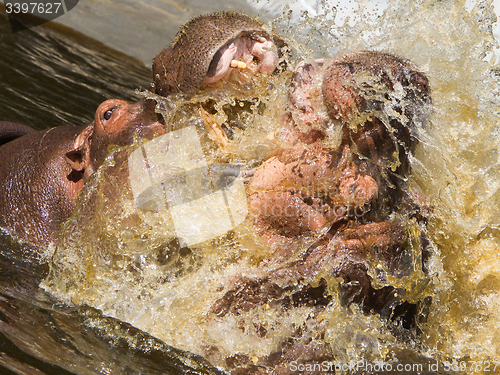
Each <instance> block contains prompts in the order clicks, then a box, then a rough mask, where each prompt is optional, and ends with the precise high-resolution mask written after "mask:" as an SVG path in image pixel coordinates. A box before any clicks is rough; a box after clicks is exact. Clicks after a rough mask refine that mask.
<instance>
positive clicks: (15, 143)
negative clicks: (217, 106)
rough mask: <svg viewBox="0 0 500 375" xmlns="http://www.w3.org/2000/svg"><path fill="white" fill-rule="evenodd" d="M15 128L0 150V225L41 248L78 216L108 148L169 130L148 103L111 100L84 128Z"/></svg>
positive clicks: (55, 238)
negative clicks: (87, 185) (79, 198)
mask: <svg viewBox="0 0 500 375" xmlns="http://www.w3.org/2000/svg"><path fill="white" fill-rule="evenodd" d="M152 105H153V108H154V104H152ZM0 124H2V123H0ZM3 124H5V123H3ZM11 128H12V127H10V129H8V130H9V132H7V131H5V132H3V133H2V134H7V135H8V136H9V137H10V138H12V137H13V136H12V134H14V138H15V139H13V140H10V141H8V142H5V144H3V145H1V146H0V160H2V165H1V166H0V226H2V227H4V228H6V229H7V230H8V231H9V232H10V233H11V234H13V235H15V236H16V237H18V238H20V239H22V240H23V241H26V242H28V243H30V244H32V245H35V246H39V247H44V246H46V245H48V244H49V243H50V242H53V241H55V240H57V237H58V234H59V231H60V227H61V223H63V222H64V221H65V220H67V219H68V218H69V216H70V215H71V213H72V212H73V209H74V207H75V204H76V199H77V196H78V193H79V192H80V191H81V189H82V188H83V186H84V184H85V181H86V180H88V179H89V178H90V177H91V175H92V174H93V173H94V172H95V170H96V169H97V168H98V167H99V165H100V164H101V163H102V160H103V159H104V157H105V155H106V152H107V148H108V146H109V145H112V144H116V145H127V144H131V143H132V142H133V138H134V135H137V136H138V137H142V138H149V139H151V138H153V137H154V136H156V135H158V134H163V132H164V130H163V125H162V124H161V123H159V122H158V121H157V117H156V114H155V113H154V111H152V110H151V107H150V103H149V102H147V101H144V100H142V101H139V102H137V103H134V104H130V103H127V102H125V101H121V100H107V101H105V102H104V103H102V104H101V105H100V106H99V108H98V109H97V111H96V114H95V120H94V121H93V122H92V123H91V124H90V125H89V126H87V127H85V128H81V127H71V126H65V127H62V126H61V127H54V128H51V129H48V130H43V131H32V130H29V128H28V127H25V126H18V127H15V128H14V131H12V129H11ZM1 129H2V128H0V130H1ZM3 129H7V126H6V125H4V126H3ZM23 132H25V133H27V134H24V135H22V134H23ZM4 139H6V140H7V136H5V138H4Z"/></svg>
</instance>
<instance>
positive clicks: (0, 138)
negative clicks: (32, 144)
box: [0, 121, 35, 146]
mask: <svg viewBox="0 0 500 375" xmlns="http://www.w3.org/2000/svg"><path fill="white" fill-rule="evenodd" d="M34 131H35V130H33V129H32V128H30V127H29V126H26V125H23V124H18V123H16V122H9V121H0V146H1V145H3V144H5V143H7V142H10V141H12V140H14V139H16V138H19V137H22V136H23V135H26V134H29V133H32V132H34Z"/></svg>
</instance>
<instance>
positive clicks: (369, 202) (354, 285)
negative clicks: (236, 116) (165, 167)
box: [213, 52, 430, 327]
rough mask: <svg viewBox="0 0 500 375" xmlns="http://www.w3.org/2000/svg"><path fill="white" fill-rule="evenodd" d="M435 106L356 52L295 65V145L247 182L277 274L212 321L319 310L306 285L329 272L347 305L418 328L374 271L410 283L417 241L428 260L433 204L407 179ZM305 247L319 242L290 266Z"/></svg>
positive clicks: (378, 57)
mask: <svg viewBox="0 0 500 375" xmlns="http://www.w3.org/2000/svg"><path fill="white" fill-rule="evenodd" d="M325 67H326V69H325ZM316 69H319V70H316ZM318 95H319V96H320V98H319V99H318V97H317V96H318ZM429 104H430V89H429V85H428V81H427V78H426V77H425V76H424V75H423V74H422V73H420V72H418V70H416V68H414V67H413V66H412V64H411V63H410V62H408V61H406V60H404V59H401V58H398V57H395V56H392V55H390V54H385V53H379V52H360V53H352V54H348V55H346V56H344V57H342V58H340V59H337V60H334V61H333V62H331V63H330V64H326V63H324V62H322V61H320V62H314V63H307V62H304V63H301V64H299V66H298V68H297V71H296V73H295V75H294V77H293V79H292V84H291V87H290V101H289V106H288V110H287V113H286V114H285V127H284V132H283V137H284V139H285V145H288V146H287V147H285V148H284V149H282V150H280V151H278V152H277V154H276V156H273V157H271V158H270V159H268V160H266V161H265V162H264V163H263V164H262V165H261V166H260V167H259V168H258V169H257V170H256V172H255V174H254V175H253V177H252V178H251V179H250V182H249V185H248V189H249V190H248V192H249V194H250V198H249V199H250V206H251V211H252V215H253V219H254V223H255V225H256V227H257V230H258V232H259V233H260V235H261V236H262V238H263V241H264V243H265V244H266V245H268V246H271V247H272V248H273V249H275V251H274V253H273V254H274V258H275V259H274V261H275V262H276V264H277V268H276V269H275V271H273V272H271V273H270V274H267V275H266V276H265V277H263V278H261V279H258V280H255V279H252V280H246V279H245V280H243V281H242V282H241V283H240V284H237V286H235V287H234V288H233V289H231V290H229V291H228V292H227V294H226V296H225V297H224V298H222V299H221V300H219V301H218V302H217V303H216V304H215V305H214V308H213V312H214V313H215V314H217V315H218V316H223V315H225V314H227V313H229V312H233V313H235V314H236V313H237V310H238V309H239V308H242V306H245V309H249V308H253V307H256V306H258V305H261V304H265V303H270V301H273V300H274V301H275V302H274V303H278V301H282V300H283V301H286V300H287V298H285V297H286V296H287V295H289V296H291V297H292V300H293V296H295V295H297V296H299V295H300V296H301V297H300V298H301V299H300V300H303V301H305V302H304V303H306V304H309V305H310V304H313V305H314V304H317V305H318V306H320V305H322V304H324V303H327V301H329V298H328V296H327V295H326V294H324V293H326V290H327V288H326V283H325V284H324V285H323V286H321V288H320V289H318V288H316V287H314V288H313V287H312V286H311V284H309V283H312V284H314V281H313V280H315V278H316V277H317V276H318V275H319V274H325V273H326V274H330V275H332V276H335V277H339V278H340V279H341V280H342V282H341V283H340V285H339V291H340V296H341V301H342V302H343V303H344V304H345V305H349V304H351V303H353V302H354V303H358V304H360V305H361V307H362V309H363V310H364V311H365V312H366V313H368V312H373V313H383V314H384V315H386V316H387V315H391V314H392V315H397V316H395V319H396V318H397V319H402V320H403V324H405V325H406V326H407V327H408V326H409V325H411V324H413V323H414V322H413V319H414V316H413V314H414V313H415V309H416V307H415V306H414V305H410V304H408V303H403V305H404V308H399V310H397V309H396V306H398V301H400V297H401V295H403V294H404V291H400V290H396V289H395V288H393V287H392V286H385V287H382V288H378V289H377V288H375V287H373V285H372V276H371V275H370V274H369V273H368V269H369V268H370V267H371V266H370V265H371V264H377V267H379V268H380V271H382V273H381V275H385V276H381V277H382V278H385V277H387V275H389V277H396V278H400V277H403V276H405V275H408V274H409V272H410V269H411V268H412V267H413V266H412V265H411V262H412V260H411V259H412V251H413V250H412V249H413V248H412V246H414V245H412V244H414V243H417V244H418V245H417V246H419V247H420V252H421V253H423V257H422V258H423V260H424V261H425V259H426V251H427V249H426V247H427V246H428V245H429V244H428V241H427V240H426V238H425V228H424V225H425V219H426V218H425V210H426V205H425V203H424V200H423V199H422V198H421V197H420V196H419V194H418V193H417V192H415V191H412V190H410V188H409V185H408V184H407V182H406V178H407V177H408V175H409V172H410V171H409V162H408V153H410V152H412V151H413V150H414V147H415V145H416V143H417V142H416V139H415V137H414V136H413V131H414V129H415V128H416V127H417V126H424V125H425V117H424V114H425V113H426V110H427V107H428V105H429ZM390 111H393V113H394V115H393V116H392V117H391V116H389V115H388V113H389V112H390ZM331 126H335V127H341V134H342V136H341V142H340V143H341V145H340V147H338V148H335V147H331V146H328V144H327V143H325V140H326V138H327V136H328V132H329V131H331V128H329V127H331ZM413 219H415V222H416V223H418V224H420V226H418V229H416V231H417V232H419V233H420V234H417V235H416V238H414V237H412V235H411V234H410V233H411V232H412V230H415V228H414V227H412V228H413V229H410V228H408V225H410V226H414V225H415V224H411V223H412V222H413V223H414V221H413ZM418 224H417V225H418ZM304 238H305V240H303V239H304ZM307 238H317V239H316V240H315V241H314V243H313V244H312V245H309V247H307V248H306V249H303V250H302V251H301V252H300V255H299V256H298V257H295V260H293V261H288V259H290V257H292V255H293V254H297V250H300V249H301V246H304V245H303V244H304V243H307V241H308V240H307ZM417 267H420V268H421V269H424V270H425V266H424V265H423V264H421V265H420V266H419V265H417ZM286 285H289V287H284V286H286ZM320 285H322V284H320ZM235 293H236V294H235ZM398 294H399V296H398ZM297 298H298V297H297ZM283 303H284V302H283ZM287 303H289V302H287ZM297 304H298V305H300V304H299V303H298V302H297ZM396 310H397V313H395V312H394V311H396ZM408 311H409V312H408ZM401 315H402V316H403V318H401ZM406 315H408V316H406Z"/></svg>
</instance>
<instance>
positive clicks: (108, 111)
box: [102, 108, 114, 120]
mask: <svg viewBox="0 0 500 375" xmlns="http://www.w3.org/2000/svg"><path fill="white" fill-rule="evenodd" d="M113 110H114V108H112V109H108V110H107V111H106V112H104V115H102V117H103V118H104V120H109V119H110V118H111V116H112V115H113Z"/></svg>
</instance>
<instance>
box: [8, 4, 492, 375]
mask: <svg viewBox="0 0 500 375" xmlns="http://www.w3.org/2000/svg"><path fill="white" fill-rule="evenodd" d="M327 9H328V8H325V11H324V14H320V16H319V17H317V18H307V17H306V18H305V19H303V22H301V24H300V25H299V26H294V27H293V28H291V27H290V23H289V19H288V14H287V13H285V15H284V16H283V17H282V18H281V19H278V20H276V21H275V22H274V25H275V26H276V27H277V28H278V29H279V31H280V33H282V34H284V35H287V36H288V37H289V38H290V39H291V40H292V45H293V46H294V47H295V48H296V50H297V54H296V56H301V57H302V58H304V57H311V56H314V57H319V56H330V55H331V54H339V53H345V52H348V51H353V50H367V49H370V50H373V49H374V50H383V51H387V52H392V53H396V54H399V55H401V56H405V57H407V58H409V59H411V60H412V61H413V62H415V63H416V64H417V65H418V66H419V68H420V69H421V70H422V71H424V72H425V73H426V74H427V76H428V77H429V80H430V84H431V88H432V98H433V113H432V115H431V119H430V124H429V126H428V127H427V128H425V129H418V132H417V133H416V136H417V137H418V138H419V140H420V141H421V143H420V146H419V148H418V149H417V151H416V152H415V154H414V155H412V156H411V161H412V170H413V176H412V181H411V182H412V183H413V184H415V185H416V186H419V187H420V189H421V190H422V191H423V192H424V194H425V195H426V196H427V197H428V199H429V201H430V203H431V205H432V207H433V211H432V215H431V218H430V220H429V224H428V230H429V234H430V238H431V239H432V241H433V242H434V244H435V257H434V258H433V263H432V264H431V267H430V269H431V277H430V283H428V284H427V286H426V287H425V288H414V289H412V287H413V286H412V285H407V286H406V289H407V290H410V291H412V292H413V295H410V296H409V297H408V298H413V299H422V298H424V297H428V296H429V297H431V298H432V303H431V305H430V306H429V313H428V316H427V319H426V320H425V321H421V322H420V324H419V327H418V330H416V329H415V330H414V331H412V332H410V333H409V334H407V335H401V334H398V332H394V331H391V330H389V329H388V327H387V325H386V323H385V321H384V320H382V319H380V318H379V317H378V316H374V315H369V316H366V315H364V314H362V313H361V312H360V311H358V310H357V309H356V307H353V308H352V309H350V310H345V309H344V308H342V306H341V305H340V303H339V301H338V300H336V299H333V301H332V302H331V303H330V304H329V305H328V306H327V308H326V309H325V311H324V312H323V313H322V314H321V316H320V318H321V319H317V321H320V322H321V324H319V325H317V326H315V327H311V324H313V322H312V321H311V320H309V313H310V310H308V309H307V308H302V309H295V310H293V311H290V312H287V313H283V314H281V313H279V312H278V313H277V312H276V311H272V310H269V309H267V308H264V307H263V308H262V310H260V311H258V313H257V314H256V316H257V317H258V319H259V322H258V323H259V324H261V325H264V326H265V327H267V329H268V331H274V332H276V334H275V335H270V336H268V338H267V339H265V340H263V339H262V337H259V336H258V335H255V334H253V333H252V331H251V330H250V329H249V330H248V331H247V333H246V335H242V333H241V322H239V321H237V320H236V319H234V320H232V321H231V319H230V317H229V318H227V319H225V320H224V319H221V320H218V319H215V318H212V319H209V318H207V315H206V313H207V306H210V301H212V300H213V298H216V297H217V296H219V295H220V290H219V289H218V288H219V286H220V285H221V284H222V283H224V282H225V281H224V280H225V279H227V278H228V275H230V276H234V275H240V274H244V275H246V276H252V273H254V274H258V272H261V270H259V269H258V267H256V266H257V265H262V264H263V263H262V262H263V260H265V258H266V255H267V254H268V251H269V250H268V249H267V248H266V247H264V246H262V245H261V244H260V243H259V242H258V240H257V239H256V237H255V234H254V232H253V229H252V227H251V225H249V223H248V222H246V223H243V224H242V225H240V226H239V227H238V228H236V229H235V230H234V231H232V232H230V233H229V234H227V235H225V236H222V237H220V238H217V239H215V240H212V241H207V242H206V243H204V244H202V245H199V246H193V247H191V248H190V249H189V250H184V251H183V252H181V251H179V252H177V253H175V252H173V253H170V254H169V253H168V249H169V247H168V246H167V247H165V246H162V245H164V244H165V243H170V241H172V239H173V236H172V233H173V231H172V225H171V223H170V222H169V221H168V220H169V219H164V218H161V217H159V215H157V214H155V213H151V212H146V213H144V212H142V211H138V210H137V208H136V207H134V206H133V204H132V203H133V202H132V200H130V199H127V198H126V196H125V197H124V198H123V201H122V203H123V204H122V205H121V207H124V211H119V212H116V211H114V212H110V211H108V210H103V211H100V212H99V217H98V221H97V223H92V224H91V225H89V224H86V225H85V224H84V225H83V226H80V227H75V226H72V225H73V224H78V216H75V218H74V219H75V220H74V221H73V223H70V224H69V225H68V226H67V227H66V228H67V229H66V232H65V235H64V238H63V240H62V244H61V245H60V246H59V248H58V249H57V252H56V258H55V259H56V262H59V264H58V265H57V267H55V268H54V269H55V270H56V272H53V273H52V275H51V278H50V279H49V280H48V281H46V283H45V285H46V286H47V285H49V286H50V288H49V290H50V292H52V293H53V294H55V295H57V296H59V297H61V298H62V299H65V300H67V301H69V302H71V301H72V302H74V303H76V304H77V305H79V304H80V303H88V304H90V305H91V306H93V307H95V308H99V309H101V310H102V311H104V313H105V314H109V315H112V316H115V317H118V318H120V319H123V320H126V321H128V322H131V323H132V324H133V325H134V326H136V327H139V328H141V329H143V330H146V331H148V332H150V333H152V334H153V335H154V336H156V337H159V338H161V339H163V340H164V341H165V342H167V343H169V344H173V345H174V346H176V347H180V348H184V349H188V350H190V351H193V352H197V353H200V354H203V355H207V356H211V360H212V361H213V362H214V363H217V364H218V365H221V366H226V365H227V362H225V361H224V356H226V355H228V354H231V352H236V351H237V352H239V353H245V354H247V355H250V356H254V357H252V359H253V358H256V360H255V361H256V362H257V363H258V357H259V356H262V355H264V354H266V353H269V352H270V351H272V350H273V348H275V346H276V345H277V342H279V339H280V338H282V337H283V336H285V337H286V336H287V335H291V327H294V326H298V325H303V324H304V322H307V323H306V326H307V324H309V328H310V329H312V328H314V329H317V332H320V333H321V337H322V340H324V341H325V342H327V343H328V344H329V345H330V346H331V347H332V350H333V353H334V354H335V361H336V362H335V363H336V364H348V363H350V362H352V361H354V362H357V361H360V360H365V361H367V363H371V364H375V363H378V361H381V362H382V363H385V364H391V363H392V364H393V365H394V367H393V371H392V373H398V371H396V370H395V369H396V367H395V366H396V363H397V362H395V360H399V361H405V362H408V363H409V364H410V365H411V364H412V363H422V365H423V366H424V367H422V368H421V369H420V368H418V367H413V368H412V367H408V368H407V370H406V371H399V373H410V374H411V373H418V372H427V373H461V374H472V373H484V374H490V373H499V372H500V365H498V366H496V362H495V361H498V360H499V359H500V342H499V337H500V335H499V333H500V332H499V331H498V330H499V326H500V322H499V320H500V310H499V288H500V274H499V272H498V270H499V269H500V258H499V250H500V249H499V246H500V244H499V238H500V237H499V233H498V230H499V228H498V225H499V224H500V216H499V214H498V209H497V207H498V206H499V203H500V192H499V184H500V178H499V177H498V175H499V173H498V172H499V171H498V161H499V160H498V146H499V145H498V142H499V141H498V139H499V138H498V136H499V124H498V105H499V104H500V103H499V97H498V94H499V93H498V87H499V83H498V73H497V68H496V67H495V66H493V65H492V64H491V63H489V62H488V57H489V55H490V52H491V51H492V48H493V46H494V45H495V42H494V40H493V39H492V37H491V34H490V26H491V23H492V22H493V15H492V13H491V7H490V6H489V4H488V3H487V2H485V3H478V4H476V3H475V2H466V3H460V2H451V1H440V2H435V1H427V2H413V3H408V2H397V1H392V2H389V6H388V7H387V8H384V9H381V10H380V11H379V12H377V13H374V12H373V9H372V7H370V6H369V5H368V3H367V2H358V7H357V8H356V10H355V16H354V17H353V18H351V19H349V20H346V22H347V23H346V24H342V22H340V21H339V22H335V17H336V14H335V12H331V10H330V11H328V10H327ZM293 40H295V41H296V42H295V43H294V42H293ZM287 79H288V77H286V76H285V77H283V80H284V81H283V82H280V81H277V82H274V83H275V87H278V89H277V90H276V91H272V92H271V94H269V97H268V99H266V105H267V106H268V107H271V108H275V110H274V112H272V111H271V112H270V113H267V114H266V113H262V112H260V111H258V108H259V106H258V103H254V104H253V107H252V108H253V109H251V110H250V113H251V115H250V116H249V119H250V120H251V122H250V125H249V126H248V127H247V128H244V129H242V130H241V132H240V133H238V134H236V137H237V139H238V140H239V142H240V145H241V146H244V147H245V150H249V151H250V152H249V153H244V154H243V153H238V150H239V149H240V148H238V147H237V148H235V149H234V150H230V152H231V158H232V159H231V160H230V161H231V162H233V163H240V164H243V165H250V166H252V165H254V164H256V163H258V162H260V161H261V160H263V159H264V158H266V156H267V155H268V154H269V153H270V152H272V148H273V147H274V146H275V140H274V139H273V137H272V136H269V133H270V130H273V129H277V128H279V126H280V125H279V122H277V121H276V120H273V119H275V116H276V115H277V114H278V113H279V111H280V109H282V108H283V105H284V101H285V100H286V90H280V89H279V87H280V86H279V84H280V83H285V82H286V80H287ZM141 85H143V84H142V83H139V85H136V86H135V87H137V86H141ZM96 87H99V86H98V84H96ZM143 87H144V86H143ZM202 99H203V98H199V100H202ZM243 99H245V98H243ZM222 100H223V101H224V100H226V101H228V102H231V98H222ZM170 104H171V103H170ZM181 104H182V106H181V105H180V104H179V103H177V104H176V103H174V104H173V105H174V106H175V105H179V108H185V107H184V104H183V103H181ZM273 105H274V107H273ZM94 108H95V107H94ZM182 111H184V109H182ZM61 112H62V113H64V109H61ZM179 113H180V114H182V116H181V117H182V118H184V120H183V121H185V123H184V124H183V125H194V126H195V127H197V128H198V129H201V128H202V126H201V125H202V123H201V121H200V119H199V117H197V116H196V113H195V112H189V110H186V111H184V112H182V113H181V112H179ZM178 125H179V127H180V125H181V124H178ZM42 126H43V125H42ZM205 138H206V139H205V141H206V143H203V144H202V145H203V146H204V147H205V146H206V149H205V151H206V152H207V154H208V155H211V156H210V157H212V158H213V160H220V158H222V157H223V156H221V155H219V154H217V152H216V150H215V149H214V148H213V147H212V148H210V147H209V146H208V145H209V140H208V137H205ZM202 141H203V138H202ZM116 155H117V156H116V157H119V153H118V154H116ZM245 155H250V156H245ZM112 160H113V159H112V158H110V159H108V161H109V164H108V167H111V166H112V163H111V162H112ZM100 182H102V184H103V185H104V184H105V183H108V184H113V182H114V181H113V180H112V179H111V180H107V181H106V179H105V176H104V175H103V179H102V180H98V179H96V180H94V183H95V184H96V186H99V183H100ZM104 186H105V185H104ZM103 190H105V188H103ZM87 194H90V193H89V192H87ZM108 198H109V197H106V195H105V194H102V195H101V198H100V199H102V200H101V201H100V202H104V203H106V202H107V201H106V200H107V199H108ZM85 199H95V198H92V197H91V196H90V195H87V196H83V198H82V202H83V203H85V202H86V201H85ZM83 207H85V206H84V205H83ZM127 210H130V211H127ZM78 213H83V214H85V212H84V211H82V209H81V208H80V211H78ZM117 215H118V216H117ZM131 215H134V216H133V217H134V220H136V219H137V215H142V216H140V219H141V220H140V222H141V223H142V224H143V226H142V227H141V226H138V227H132V226H131V225H130V223H131V222H130V220H128V218H130V217H131ZM87 223H88V221H87ZM75 228H76V230H75ZM156 228H159V229H156ZM144 233H147V236H148V238H146V237H145V236H144ZM92 234H93V235H94V236H95V237H94V239H95V240H96V241H94V243H97V241H99V242H100V243H101V245H100V246H95V245H92V246H88V242H89V241H88V238H89V237H88V236H89V235H92ZM84 239H85V242H84ZM304 241H305V242H307V239H304ZM7 248H8V249H13V248H14V245H8V246H7ZM110 253H112V254H113V256H112V257H111V258H110V257H108V255H109V254H110ZM159 253H161V254H163V258H164V259H163V262H162V263H161V264H159V265H158V264H157V261H158V259H159V258H158V254H159ZM89 254H92V256H93V257H94V258H88V256H89ZM95 254H97V255H95ZM165 254H166V255H167V256H165ZM75 255H76V256H75ZM168 256H170V258H169V257H168ZM68 259H69V260H71V261H72V263H71V267H67V268H64V267H65V266H64V265H63V266H61V264H62V263H63V262H61V260H68ZM82 259H85V262H82ZM109 259H111V261H109ZM72 267H74V268H72ZM75 269H76V270H78V271H79V272H76V273H75V272H74V271H75ZM81 270H83V271H81ZM165 270H167V271H168V272H164V271H165ZM80 271H81V272H80ZM30 272H31V271H30ZM82 275H83V277H80V276H82ZM409 284H411V283H409ZM332 293H333V292H332ZM11 294H12V292H11ZM17 298H18V299H19V300H20V298H19V297H17ZM46 298H50V297H46ZM15 300H16V296H15V295H14V301H15ZM28 301H29V300H28ZM50 303H51V302H50V299H49V302H48V303H47V304H45V305H43V306H42V308H43V309H46V308H47V306H49V305H50ZM28 305H29V304H28ZM68 309H70V308H68ZM43 311H44V312H45V311H46V310H43ZM49 311H51V310H49ZM71 311H72V310H71V309H70V310H61V311H58V313H63V314H64V317H66V318H67V317H71V316H72V314H76V313H72V312H71ZM54 314H55V313H54ZM37 319H38V320H37ZM39 319H40V317H39V316H38V317H37V318H35V321H38V322H40V320H39ZM51 319H52V320H51V322H52V321H53V320H54V319H53V318H51ZM67 319H70V318H67ZM79 319H82V318H81V317H80V318H79ZM253 319H255V316H251V315H248V316H243V320H244V326H245V327H252V326H254V323H255V321H254V320H253ZM317 321H316V322H315V323H316V324H317ZM43 322H44V323H38V324H40V325H41V326H42V327H46V326H47V323H46V321H43ZM35 324H36V323H35ZM51 324H52V323H51ZM49 326H50V324H49ZM59 326H60V325H59ZM66 327H73V328H74V327H75V326H74V325H73V326H72V325H71V324H69V325H68V326H66ZM66 329H69V328H66ZM78 329H79V328H78ZM26 331H27V330H26ZM58 332H59V331H58ZM102 332H109V327H104V328H103V331H102ZM65 340H66V337H63V338H62V339H61V338H60V337H59V342H64V341H65ZM26 341H28V340H26ZM70 341H71V340H70ZM71 342H72V343H75V342H76V344H75V346H76V347H79V346H78V341H77V339H75V338H74V337H73V338H72V341H71ZM103 347H104V348H105V350H108V347H107V346H106V345H103ZM214 347H215V348H218V350H219V352H218V353H215V354H214V352H216V351H215V350H214V349H213V348H214ZM81 351H82V352H84V350H81ZM31 353H33V351H32V352H31ZM110 353H113V351H111V352H110ZM45 354H46V355H47V354H48V353H45ZM422 356H424V357H422ZM391 361H393V362H391ZM436 366H437V367H436ZM495 366H496V368H495ZM386 368H387V367H386ZM359 370H360V372H362V370H363V368H360V369H359ZM75 371H76V370H75ZM347 372H349V371H347ZM49 373H50V372H49Z"/></svg>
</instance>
